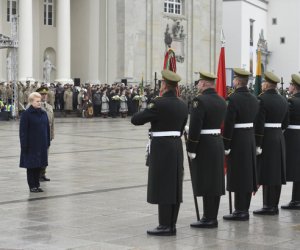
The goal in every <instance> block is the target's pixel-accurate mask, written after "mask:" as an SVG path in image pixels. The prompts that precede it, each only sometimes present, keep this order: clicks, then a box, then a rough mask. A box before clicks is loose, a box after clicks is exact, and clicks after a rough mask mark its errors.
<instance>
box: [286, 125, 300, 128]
mask: <svg viewBox="0 0 300 250" xmlns="http://www.w3.org/2000/svg"><path fill="white" fill-rule="evenodd" d="M287 128H288V129H300V125H289V126H288V127H287Z"/></svg>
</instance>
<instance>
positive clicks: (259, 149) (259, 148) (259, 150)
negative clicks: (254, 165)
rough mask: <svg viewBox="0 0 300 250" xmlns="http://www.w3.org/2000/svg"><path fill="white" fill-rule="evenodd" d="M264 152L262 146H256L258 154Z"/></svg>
mask: <svg viewBox="0 0 300 250" xmlns="http://www.w3.org/2000/svg"><path fill="white" fill-rule="evenodd" d="M261 153H262V148H261V147H256V155H260V154H261Z"/></svg>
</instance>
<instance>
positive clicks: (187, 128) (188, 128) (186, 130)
mask: <svg viewBox="0 0 300 250" xmlns="http://www.w3.org/2000/svg"><path fill="white" fill-rule="evenodd" d="M184 130H185V132H186V133H187V134H188V133H189V130H190V127H189V126H188V125H186V126H185V127H184Z"/></svg>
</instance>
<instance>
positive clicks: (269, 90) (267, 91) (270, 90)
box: [265, 89, 278, 94]
mask: <svg viewBox="0 0 300 250" xmlns="http://www.w3.org/2000/svg"><path fill="white" fill-rule="evenodd" d="M265 93H266V94H278V93H277V91H276V89H268V90H266V91H265Z"/></svg>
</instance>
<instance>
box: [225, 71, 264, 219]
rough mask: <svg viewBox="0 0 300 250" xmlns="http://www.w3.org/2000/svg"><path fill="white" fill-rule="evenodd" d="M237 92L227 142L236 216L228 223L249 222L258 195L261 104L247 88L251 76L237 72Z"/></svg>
mask: <svg viewBox="0 0 300 250" xmlns="http://www.w3.org/2000/svg"><path fill="white" fill-rule="evenodd" d="M233 72H234V79H233V85H234V88H235V91H234V92H233V93H232V94H231V95H229V96H228V99H227V100H228V107H227V112H226V118H225V124H224V134H223V141H224V146H225V155H228V157H227V164H228V170H227V190H228V191H230V192H234V208H235V210H234V212H233V213H232V214H229V215H225V216H223V219H225V220H238V221H246V220H249V207H250V202H251V196H252V192H256V191H257V170H256V145H255V132H254V122H255V118H256V115H257V113H258V108H259V104H258V100H257V98H256V97H255V96H254V95H252V94H251V93H250V91H249V89H248V87H247V84H248V79H249V75H250V72H248V71H246V70H244V69H240V68H235V69H233Z"/></svg>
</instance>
